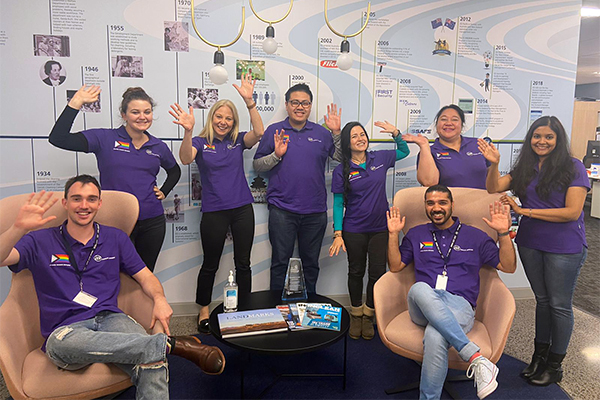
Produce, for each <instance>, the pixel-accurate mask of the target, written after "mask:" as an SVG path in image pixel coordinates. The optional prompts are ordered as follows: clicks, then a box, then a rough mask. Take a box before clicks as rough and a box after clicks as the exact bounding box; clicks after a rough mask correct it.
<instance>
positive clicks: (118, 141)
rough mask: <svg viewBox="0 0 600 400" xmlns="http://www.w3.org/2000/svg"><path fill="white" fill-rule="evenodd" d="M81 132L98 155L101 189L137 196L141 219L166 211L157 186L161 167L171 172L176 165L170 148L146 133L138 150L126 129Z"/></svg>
mask: <svg viewBox="0 0 600 400" xmlns="http://www.w3.org/2000/svg"><path fill="white" fill-rule="evenodd" d="M82 133H83V134H84V135H85V138H86V139H87V141H88V150H89V151H88V152H89V153H94V154H95V155H96V161H97V162H98V171H100V184H101V185H102V189H105V190H119V191H121V192H127V193H131V194H132V195H134V196H135V197H136V198H137V199H138V202H139V203H140V215H139V217H138V219H140V220H143V219H148V218H154V217H158V216H159V215H162V214H163V213H164V209H163V206H162V202H161V201H160V200H158V199H157V198H156V195H155V194H154V186H157V184H156V176H157V175H158V172H159V170H160V167H163V168H164V169H170V168H173V167H174V166H175V164H176V163H177V162H176V161H175V157H173V154H172V153H171V150H170V149H169V147H168V146H167V145H166V144H165V143H164V142H163V141H162V140H160V139H157V138H155V137H154V136H152V135H150V134H149V133H148V132H145V133H146V135H148V141H147V142H146V143H144V144H143V145H142V147H141V148H140V149H139V150H138V149H136V148H135V146H134V145H133V143H131V138H130V137H129V135H128V134H127V131H126V130H125V127H124V126H120V127H119V128H117V129H90V130H87V131H83V132H82Z"/></svg>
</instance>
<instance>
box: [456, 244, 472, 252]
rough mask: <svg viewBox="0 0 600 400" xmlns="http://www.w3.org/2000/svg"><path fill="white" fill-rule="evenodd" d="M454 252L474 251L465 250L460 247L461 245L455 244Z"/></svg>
mask: <svg viewBox="0 0 600 400" xmlns="http://www.w3.org/2000/svg"><path fill="white" fill-rule="evenodd" d="M452 249H453V250H454V251H473V249H463V248H462V247H460V246H459V245H457V244H455V245H454V247H453V248H452Z"/></svg>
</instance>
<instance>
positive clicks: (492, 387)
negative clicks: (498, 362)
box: [477, 368, 498, 399]
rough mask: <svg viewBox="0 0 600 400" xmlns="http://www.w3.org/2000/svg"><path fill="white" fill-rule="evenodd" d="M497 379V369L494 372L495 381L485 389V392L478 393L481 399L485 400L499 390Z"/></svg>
mask: <svg viewBox="0 0 600 400" xmlns="http://www.w3.org/2000/svg"><path fill="white" fill-rule="evenodd" d="M497 377H498V368H496V370H495V371H494V380H493V381H492V382H491V383H490V384H489V385H487V386H486V387H485V388H483V390H481V391H479V392H477V397H479V398H480V399H485V398H486V397H488V396H489V395H490V394H492V393H493V392H494V391H495V390H496V389H497V388H498V381H497V380H496V378H497Z"/></svg>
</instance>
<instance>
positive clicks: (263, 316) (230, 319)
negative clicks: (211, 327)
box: [217, 307, 288, 339]
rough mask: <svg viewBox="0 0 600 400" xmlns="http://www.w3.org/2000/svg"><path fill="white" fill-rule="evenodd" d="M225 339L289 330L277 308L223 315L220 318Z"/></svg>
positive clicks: (222, 334)
mask: <svg viewBox="0 0 600 400" xmlns="http://www.w3.org/2000/svg"><path fill="white" fill-rule="evenodd" d="M217 317H218V319H219V328H220V329H221V336H222V337H223V339H227V338H234V337H239V336H249V335H262V334H265V333H275V332H284V331H287V329H288V324H287V322H286V321H285V320H284V319H283V316H282V315H281V312H280V311H279V309H277V308H275V307H274V308H266V309H261V310H250V311H237V312H230V313H222V314H219V315H218V316H217Z"/></svg>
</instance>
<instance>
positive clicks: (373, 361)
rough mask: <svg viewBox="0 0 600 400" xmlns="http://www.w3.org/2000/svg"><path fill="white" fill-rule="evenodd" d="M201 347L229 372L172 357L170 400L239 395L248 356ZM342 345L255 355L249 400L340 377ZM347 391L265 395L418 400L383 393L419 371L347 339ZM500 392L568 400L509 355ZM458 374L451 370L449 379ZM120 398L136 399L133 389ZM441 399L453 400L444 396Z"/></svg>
mask: <svg viewBox="0 0 600 400" xmlns="http://www.w3.org/2000/svg"><path fill="white" fill-rule="evenodd" d="M200 339H201V340H202V342H203V343H206V344H210V345H218V346H219V347H220V348H221V349H222V350H223V353H224V354H225V358H226V365H225V371H224V372H223V374H221V375H219V376H209V375H206V374H204V373H202V371H200V369H199V368H197V367H195V366H194V365H193V364H192V363H190V362H189V361H187V360H184V359H181V358H179V357H174V356H169V370H170V382H169V387H170V396H171V398H172V399H229V398H239V396H240V366H241V365H242V362H245V361H246V359H245V357H244V356H243V355H242V354H241V353H240V352H239V351H238V350H234V349H231V348H229V347H227V346H224V345H221V344H219V343H218V341H217V340H216V339H215V338H213V337H212V336H200ZM343 349H344V347H343V341H340V342H338V343H336V344H335V345H333V346H331V347H329V348H327V349H323V350H319V351H315V352H312V353H306V354H300V355H297V356H281V357H268V356H259V355H254V356H252V358H251V364H250V365H249V366H248V367H247V368H246V374H245V397H246V398H256V397H257V396H259V395H260V394H261V392H263V390H264V389H265V388H267V387H268V386H269V385H270V384H271V383H272V382H273V381H274V379H275V377H276V376H275V374H274V373H273V372H272V371H273V370H275V371H277V372H278V373H340V372H341V370H342V354H343ZM347 357H348V359H347V382H346V390H342V378H338V377H330V378H282V379H280V380H279V381H277V382H276V383H275V384H274V385H273V386H272V387H270V388H269V389H268V390H267V391H266V392H265V393H264V394H263V398H265V399H388V400H395V399H415V398H418V396H419V393H418V390H416V389H415V390H412V391H409V392H405V393H400V394H395V395H390V396H387V395H386V394H385V392H384V390H385V389H390V388H394V387H398V386H402V385H405V384H408V383H411V382H413V381H416V380H418V379H419V374H420V367H419V366H418V365H417V364H416V363H414V362H413V361H411V360H408V359H406V358H404V357H400V356H398V355H396V354H394V353H392V352H391V351H390V350H388V349H387V348H386V347H385V346H384V345H383V344H382V343H381V341H380V340H379V338H378V337H375V338H374V339H373V340H370V341H367V340H362V339H361V340H352V339H348V355H347ZM498 367H499V368H500V374H499V375H498V389H497V390H496V391H495V392H494V393H492V394H491V395H490V396H488V397H487V399H490V400H493V399H511V400H516V399H569V396H567V394H565V393H564V392H563V391H562V389H560V387H558V385H550V386H548V387H534V386H531V385H529V384H527V383H526V382H525V380H523V379H521V378H520V377H519V372H520V371H521V370H522V369H523V368H524V367H525V364H524V363H523V362H521V361H518V360H516V359H515V358H512V357H510V356H507V355H503V356H502V358H501V359H500V361H499V362H498ZM452 373H454V371H451V374H452ZM453 385H454V386H453V387H454V389H455V390H456V391H457V392H458V393H459V395H460V396H462V398H464V399H477V395H476V391H475V388H474V387H473V382H472V381H468V382H458V383H454V384H453ZM116 398H117V399H134V398H135V388H133V387H132V388H130V389H128V390H127V391H125V392H123V393H122V394H120V395H119V396H118V397H116ZM442 398H443V399H447V398H449V396H447V394H446V393H445V392H444V393H443V394H442Z"/></svg>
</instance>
